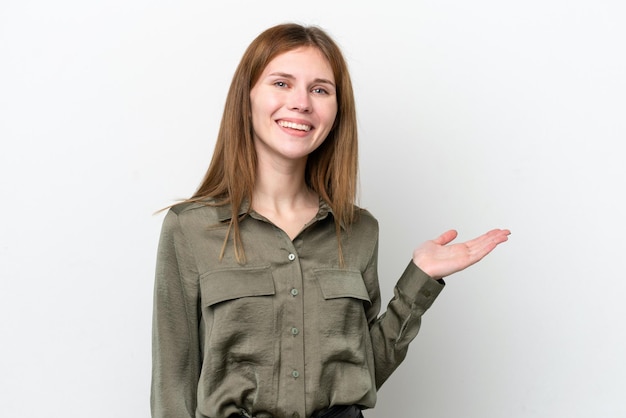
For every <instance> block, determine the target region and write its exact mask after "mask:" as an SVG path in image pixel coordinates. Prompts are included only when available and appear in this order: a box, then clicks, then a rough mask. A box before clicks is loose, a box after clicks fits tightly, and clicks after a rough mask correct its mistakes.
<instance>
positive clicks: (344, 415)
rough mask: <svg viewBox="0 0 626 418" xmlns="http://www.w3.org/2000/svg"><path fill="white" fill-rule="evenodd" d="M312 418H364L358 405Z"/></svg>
mask: <svg viewBox="0 0 626 418" xmlns="http://www.w3.org/2000/svg"><path fill="white" fill-rule="evenodd" d="M230 417H231V418H249V417H250V415H248V414H247V413H246V412H244V411H242V412H241V414H239V415H231V416H230ZM252 418H254V417H252ZM311 418H363V415H362V414H361V408H359V407H358V406H356V405H335V406H333V407H330V408H327V409H323V410H321V411H318V412H316V413H314V414H313V415H312V416H311Z"/></svg>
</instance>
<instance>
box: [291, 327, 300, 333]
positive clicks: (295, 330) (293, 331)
mask: <svg viewBox="0 0 626 418" xmlns="http://www.w3.org/2000/svg"><path fill="white" fill-rule="evenodd" d="M299 333H300V330H299V329H298V328H296V327H293V328H291V334H293V335H298V334H299Z"/></svg>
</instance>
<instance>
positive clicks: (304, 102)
mask: <svg viewBox="0 0 626 418" xmlns="http://www.w3.org/2000/svg"><path fill="white" fill-rule="evenodd" d="M250 103H251V106H252V126H253V131H254V144H255V147H256V151H257V157H258V158H259V159H264V158H270V159H272V160H274V161H276V162H279V161H285V162H286V161H294V160H298V161H301V160H306V157H307V156H308V155H309V154H310V153H311V152H313V151H314V150H315V149H316V148H317V147H319V146H320V145H321V144H322V142H324V140H325V139H326V136H328V133H329V132H330V130H331V128H332V126H333V123H334V121H335V116H336V115H337V96H336V86H335V77H334V76H333V72H332V69H331V67H330V64H329V63H328V61H327V60H326V58H324V56H323V55H322V54H321V53H320V52H319V50H318V49H317V48H313V47H303V48H298V49H294V50H292V51H289V52H285V53H283V54H281V55H277V56H276V57H275V58H274V59H273V60H272V61H270V62H269V64H268V65H267V67H265V70H264V71H263V73H262V74H261V77H260V78H259V80H258V81H257V83H256V84H255V85H254V87H253V88H252V90H251V91H250Z"/></svg>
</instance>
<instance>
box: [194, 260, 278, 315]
mask: <svg viewBox="0 0 626 418" xmlns="http://www.w3.org/2000/svg"><path fill="white" fill-rule="evenodd" d="M200 288H201V291H202V299H203V302H202V303H203V304H204V305H205V306H211V305H215V304H216V303H220V302H224V301H226V300H231V299H239V298H244V297H250V296H269V295H274V294H276V289H275V287H274V278H273V277H272V272H271V271H270V269H269V267H263V268H259V267H247V268H236V269H228V270H216V271H211V272H208V273H206V274H204V275H203V276H202V277H200Z"/></svg>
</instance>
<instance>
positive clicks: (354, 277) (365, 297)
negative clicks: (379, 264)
mask: <svg viewBox="0 0 626 418" xmlns="http://www.w3.org/2000/svg"><path fill="white" fill-rule="evenodd" d="M315 277H317V280H318V282H319V285H320V289H321V291H322V296H323V297H324V299H326V300H330V299H338V298H353V299H360V300H362V301H365V302H368V303H371V301H370V298H369V294H368V292H367V288H366V287H365V283H364V282H363V277H362V276H361V272H360V271H353V270H341V269H324V270H321V269H320V270H315Z"/></svg>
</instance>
